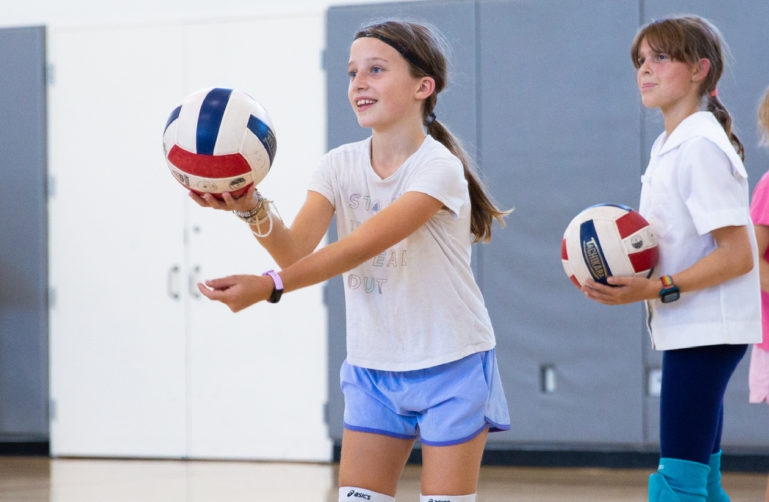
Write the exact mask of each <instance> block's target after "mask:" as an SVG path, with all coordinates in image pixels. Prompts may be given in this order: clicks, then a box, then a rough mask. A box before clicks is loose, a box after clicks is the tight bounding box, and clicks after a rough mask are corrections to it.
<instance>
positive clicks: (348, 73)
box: [347, 70, 358, 80]
mask: <svg viewBox="0 0 769 502" xmlns="http://www.w3.org/2000/svg"><path fill="white" fill-rule="evenodd" d="M357 74H358V72H357V71H352V70H351V71H348V72H347V76H348V77H350V80H352V79H354V78H355V75H357Z"/></svg>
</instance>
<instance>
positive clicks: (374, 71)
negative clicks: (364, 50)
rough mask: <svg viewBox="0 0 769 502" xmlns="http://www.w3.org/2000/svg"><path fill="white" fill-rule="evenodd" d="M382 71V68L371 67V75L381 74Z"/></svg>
mask: <svg viewBox="0 0 769 502" xmlns="http://www.w3.org/2000/svg"><path fill="white" fill-rule="evenodd" d="M381 71H382V68H381V67H380V66H372V67H371V73H379V72H381Z"/></svg>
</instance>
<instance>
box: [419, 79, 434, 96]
mask: <svg viewBox="0 0 769 502" xmlns="http://www.w3.org/2000/svg"><path fill="white" fill-rule="evenodd" d="M433 92H435V79H433V77H422V78H421V79H419V87H418V88H417V96H416V97H417V99H427V98H429V97H430V95H431V94H432V93H433Z"/></svg>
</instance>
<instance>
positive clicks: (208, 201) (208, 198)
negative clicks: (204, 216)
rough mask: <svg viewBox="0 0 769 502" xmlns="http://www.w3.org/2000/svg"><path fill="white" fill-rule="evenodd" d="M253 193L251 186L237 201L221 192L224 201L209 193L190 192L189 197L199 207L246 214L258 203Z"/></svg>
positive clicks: (229, 194) (253, 188)
mask: <svg viewBox="0 0 769 502" xmlns="http://www.w3.org/2000/svg"><path fill="white" fill-rule="evenodd" d="M255 193H256V186H255V185H253V184H252V185H251V186H250V187H248V190H246V193H244V194H243V195H241V196H240V197H238V198H237V199H236V198H235V197H233V196H232V194H231V193H230V192H222V197H223V198H224V200H222V199H217V198H216V197H214V196H213V195H212V194H210V193H204V194H203V195H198V194H196V193H195V192H192V191H190V192H189V196H190V199H192V200H194V201H195V203H196V204H197V205H198V206H200V207H212V208H214V209H219V210H222V211H242V212H246V211H250V210H251V209H253V208H255V207H256V205H257V203H258V201H257V198H256V197H255V196H254V194H255Z"/></svg>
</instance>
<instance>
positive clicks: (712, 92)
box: [708, 87, 718, 98]
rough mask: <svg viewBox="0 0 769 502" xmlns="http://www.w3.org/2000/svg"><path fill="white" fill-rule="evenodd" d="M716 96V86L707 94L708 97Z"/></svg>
mask: <svg viewBox="0 0 769 502" xmlns="http://www.w3.org/2000/svg"><path fill="white" fill-rule="evenodd" d="M716 96H718V87H716V88H715V89H713V90H712V91H710V94H708V97H711V98H715V97H716Z"/></svg>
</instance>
